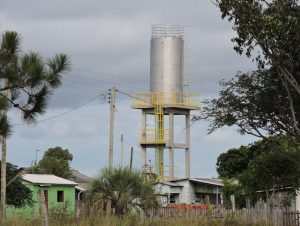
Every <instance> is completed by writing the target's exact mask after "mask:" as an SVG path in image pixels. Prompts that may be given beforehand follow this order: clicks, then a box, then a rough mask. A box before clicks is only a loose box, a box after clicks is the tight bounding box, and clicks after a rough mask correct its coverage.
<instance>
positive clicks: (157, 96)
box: [132, 92, 200, 108]
mask: <svg viewBox="0 0 300 226" xmlns="http://www.w3.org/2000/svg"><path fill="white" fill-rule="evenodd" d="M199 102H200V101H199V95H198V94H195V93H176V92H145V93H135V94H134V95H133V98H132V106H133V107H151V106H153V105H176V106H181V107H192V108H198V107H199V106H200V104H199Z"/></svg>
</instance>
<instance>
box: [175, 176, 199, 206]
mask: <svg viewBox="0 0 300 226" xmlns="http://www.w3.org/2000/svg"><path fill="white" fill-rule="evenodd" d="M173 183H174V182H173ZM175 183H176V184H179V185H182V186H183V187H181V191H180V194H179V203H186V204H192V203H193V200H194V198H195V192H194V187H193V185H192V184H191V182H189V181H188V180H182V181H176V182H175Z"/></svg>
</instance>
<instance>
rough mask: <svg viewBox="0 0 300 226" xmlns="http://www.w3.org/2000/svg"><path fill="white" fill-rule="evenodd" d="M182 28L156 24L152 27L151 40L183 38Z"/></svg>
mask: <svg viewBox="0 0 300 226" xmlns="http://www.w3.org/2000/svg"><path fill="white" fill-rule="evenodd" d="M183 35H184V28H183V26H180V25H165V24H157V25H152V32H151V36H152V38H159V37H180V38H183Z"/></svg>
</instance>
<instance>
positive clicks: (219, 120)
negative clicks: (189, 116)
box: [199, 68, 300, 138]
mask: <svg viewBox="0 0 300 226" xmlns="http://www.w3.org/2000/svg"><path fill="white" fill-rule="evenodd" d="M274 73H275V71H274V69H272V68H271V69H267V70H257V71H254V72H250V73H238V74H237V75H236V76H235V78H234V79H231V80H230V81H222V82H221V91H220V92H219V97H218V98H216V99H212V100H211V101H209V102H208V103H207V104H206V106H204V107H203V109H202V112H201V114H200V115H201V116H200V117H199V118H200V119H205V120H209V121H210V122H211V123H210V128H209V133H211V132H213V131H215V130H216V129H218V128H221V127H223V126H233V125H235V126H237V127H238V131H239V132H240V133H241V134H251V135H254V136H257V137H260V138H264V137H266V136H267V135H275V134H286V133H288V134H289V135H290V136H294V137H298V138H299V136H298V131H297V129H296V128H295V127H294V126H293V123H294V120H293V116H292V113H291V111H290V108H289V99H288V95H287V94H286V91H285V89H284V87H283V85H282V84H281V82H280V79H278V78H277V77H276V76H275V77H274ZM294 109H295V110H296V111H297V112H299V114H296V115H295V116H296V120H297V121H299V120H300V96H299V97H298V98H297V99H294Z"/></svg>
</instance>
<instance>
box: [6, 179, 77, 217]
mask: <svg viewBox="0 0 300 226" xmlns="http://www.w3.org/2000/svg"><path fill="white" fill-rule="evenodd" d="M22 179H23V183H24V184H25V185H26V186H28V187H29V188H30V189H31V191H32V199H33V205H32V206H25V207H23V208H14V207H11V206H8V207H7V208H6V216H7V218H10V217H15V216H16V215H19V216H22V217H24V218H26V219H32V218H39V217H40V203H39V193H40V194H41V193H43V196H44V199H45V205H46V207H47V210H48V213H49V215H51V214H60V213H64V214H68V215H70V216H75V205H76V197H75V186H76V185H77V183H75V182H73V181H70V180H66V179H64V178H61V177H57V176H54V175H48V174H25V175H23V178H22Z"/></svg>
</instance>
